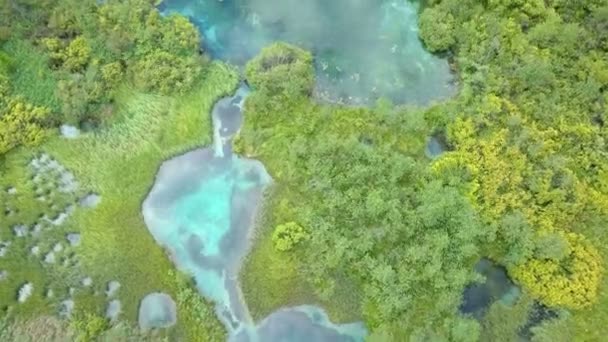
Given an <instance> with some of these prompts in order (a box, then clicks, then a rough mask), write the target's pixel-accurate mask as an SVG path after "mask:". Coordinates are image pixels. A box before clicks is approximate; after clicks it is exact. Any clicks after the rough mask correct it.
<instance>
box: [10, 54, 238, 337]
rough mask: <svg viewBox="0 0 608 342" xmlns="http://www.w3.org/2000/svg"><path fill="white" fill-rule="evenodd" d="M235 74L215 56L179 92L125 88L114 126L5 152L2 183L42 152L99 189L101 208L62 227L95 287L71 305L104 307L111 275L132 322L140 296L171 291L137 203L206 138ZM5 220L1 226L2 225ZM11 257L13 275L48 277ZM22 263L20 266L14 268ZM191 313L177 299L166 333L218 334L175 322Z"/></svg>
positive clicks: (25, 209)
mask: <svg viewBox="0 0 608 342" xmlns="http://www.w3.org/2000/svg"><path fill="white" fill-rule="evenodd" d="M237 81H238V79H237V74H236V72H235V71H234V70H233V69H231V68H229V67H227V66H225V65H223V64H220V63H213V64H211V66H210V67H209V68H208V70H207V71H206V72H205V74H204V77H203V79H201V80H200V83H199V85H198V86H197V87H196V88H195V89H196V90H195V91H193V92H191V93H190V94H187V95H185V96H183V97H179V98H168V97H161V96H153V95H148V94H140V93H137V92H135V91H133V90H131V89H129V88H127V87H125V88H123V89H122V93H121V94H120V95H119V96H117V103H116V105H117V110H118V115H119V116H120V117H119V118H118V120H117V121H116V123H115V124H114V125H112V126H111V127H109V128H107V129H103V130H101V131H99V132H96V133H90V134H87V135H84V136H83V137H81V138H80V139H77V140H66V139H62V138H61V137H59V136H54V137H52V138H50V139H49V140H48V141H47V142H46V143H45V144H44V145H42V146H40V148H39V149H37V150H36V151H32V150H31V149H30V150H25V149H18V150H16V151H14V152H11V153H10V154H8V155H7V156H6V157H5V161H4V164H3V165H0V175H1V176H2V183H3V184H9V183H10V184H16V185H20V184H23V183H24V182H27V179H24V178H23V177H22V176H20V175H21V174H22V172H23V170H24V168H25V167H26V164H27V162H29V160H31V157H32V156H33V155H35V154H36V153H40V152H42V151H44V152H46V153H48V154H49V155H51V156H53V157H54V158H56V159H57V160H58V161H59V162H60V163H62V164H63V165H64V166H65V167H66V168H68V169H69V170H71V171H72V172H73V173H74V174H75V176H76V178H77V179H78V181H79V183H80V184H81V188H84V189H87V190H88V191H94V192H97V193H99V194H101V196H102V200H101V203H100V204H99V205H98V207H96V208H95V209H81V208H79V209H78V210H76V212H75V213H74V215H73V216H72V217H71V218H70V219H69V221H68V222H67V223H66V228H65V230H66V231H67V230H69V231H77V232H80V233H81V237H82V242H81V245H80V246H79V247H77V248H78V256H79V258H80V260H81V261H82V268H83V270H84V272H85V273H86V275H87V276H90V277H92V278H93V288H92V289H86V290H81V291H79V292H78V294H77V296H76V297H77V300H76V308H75V310H76V311H89V310H91V311H93V310H96V311H97V312H96V313H97V314H103V312H104V311H103V310H105V305H104V303H105V298H103V297H104V296H105V294H104V293H103V290H104V289H105V285H106V284H107V282H108V281H111V280H118V281H119V282H120V283H121V285H122V286H121V288H120V290H119V291H118V298H119V299H120V300H121V302H122V309H123V314H122V318H125V319H128V320H130V321H131V322H134V321H136V318H137V310H138V306H139V301H140V300H141V298H143V297H144V296H145V295H146V294H147V293H149V292H153V291H163V292H166V293H168V294H170V295H171V296H172V297H174V298H175V297H176V295H177V294H178V293H177V292H178V290H179V281H178V280H176V279H175V277H174V276H171V275H170V272H169V271H170V270H171V269H173V265H172V264H171V262H170V261H169V259H168V257H167V256H166V254H165V252H164V251H163V249H162V248H160V247H159V246H158V245H157V244H156V242H155V241H154V240H153V238H152V236H151V235H150V234H149V233H148V231H147V229H146V227H145V224H144V222H143V217H142V215H141V203H142V201H143V200H144V198H145V197H146V195H147V193H148V191H149V189H150V187H151V186H152V184H153V182H154V177H155V174H156V172H157V170H158V168H159V166H160V164H161V163H162V162H163V161H164V160H166V159H167V158H169V157H172V156H175V155H177V154H180V153H183V152H185V151H187V150H190V149H192V148H195V147H200V146H203V145H207V144H208V143H209V142H210V136H211V134H210V133H211V124H210V119H209V113H210V110H211V108H212V105H213V104H214V102H215V101H216V100H217V99H219V98H220V97H222V96H225V95H228V94H230V93H231V92H232V91H233V90H234V89H235V88H236V86H237ZM17 205H18V206H19V207H20V210H21V213H20V215H21V216H22V217H23V218H25V217H37V216H35V215H38V212H37V211H36V210H35V209H34V206H32V204H31V203H29V202H23V203H17ZM30 215H33V216H30ZM2 226H3V227H2V228H3V230H4V229H5V227H4V224H2ZM0 260H2V259H0ZM9 260H10V264H8V265H7V266H6V268H7V269H8V271H9V272H10V273H11V274H12V273H13V272H16V273H18V275H19V278H20V279H25V278H27V279H28V280H29V281H32V282H34V284H35V286H36V285H37V284H38V283H39V282H45V281H46V280H47V279H46V278H45V277H48V275H45V272H44V270H42V269H40V268H38V267H36V266H32V264H31V263H30V262H26V260H24V259H19V258H12V257H11V258H10V259H9ZM2 267H4V266H2ZM20 269H21V270H22V271H18V270H20ZM19 272H22V273H19ZM14 285H15V284H14V283H10V286H8V287H9V288H13V289H12V290H10V291H8V292H7V293H5V292H0V295H1V296H2V297H0V298H1V300H2V302H3V303H8V304H9V305H11V306H16V304H15V299H16V297H14V296H13V297H14V298H11V296H10V295H9V294H10V293H11V291H13V292H14V291H15V289H14ZM3 289H4V286H3ZM95 289H96V290H98V292H99V293H100V294H99V295H98V296H95V295H94V290H95ZM35 290H36V291H37V296H36V300H31V301H30V302H31V303H28V306H27V310H26V308H25V307H24V309H23V310H21V311H22V312H20V314H21V315H23V316H28V315H31V314H34V313H36V314H39V313H40V310H41V308H44V307H45V305H44V303H45V302H46V301H45V300H44V299H43V298H42V294H41V293H38V291H41V289H40V288H39V287H35ZM3 291H4V290H3ZM30 304H31V305H30ZM46 306H47V307H48V305H46ZM192 314H193V312H192V310H188V308H187V303H186V304H183V303H182V304H180V306H179V307H178V325H177V327H176V328H175V329H171V330H170V331H169V332H168V334H169V335H172V336H182V339H183V340H186V341H210V340H214V339H217V338H214V337H213V336H207V333H206V331H204V328H203V327H200V326H196V325H186V324H183V323H180V322H191V321H192V320H193V318H192V317H189V316H191V315H192ZM209 319H210V320H213V322H211V324H216V325H219V324H220V323H219V322H218V321H217V320H216V319H215V318H214V317H213V316H212V317H209ZM221 330H222V329H219V330H218V329H213V331H221ZM215 334H217V332H216V333H215Z"/></svg>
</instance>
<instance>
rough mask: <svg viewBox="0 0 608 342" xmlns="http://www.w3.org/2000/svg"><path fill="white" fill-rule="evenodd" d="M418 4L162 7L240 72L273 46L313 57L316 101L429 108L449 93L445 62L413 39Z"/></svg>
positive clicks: (260, 2)
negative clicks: (291, 46) (290, 46)
mask: <svg viewBox="0 0 608 342" xmlns="http://www.w3.org/2000/svg"><path fill="white" fill-rule="evenodd" d="M418 9H419V4H418V3H417V2H410V1H406V0H332V1H327V0H281V1H276V0H223V1H218V0H165V1H163V3H162V4H161V5H160V10H161V11H162V12H163V13H164V14H170V13H174V12H177V13H181V14H183V15H185V16H187V17H189V18H190V20H191V21H192V22H193V23H194V24H195V25H196V26H197V27H198V28H199V29H200V31H201V34H202V36H203V47H204V48H205V49H206V50H207V51H209V52H210V53H211V55H212V56H214V57H216V58H219V59H223V60H227V61H230V62H233V63H236V64H240V65H243V64H244V63H245V62H246V61H247V60H249V59H250V58H251V57H253V56H254V55H256V54H257V53H258V52H259V51H260V49H261V48H262V47H263V46H265V45H267V44H269V43H271V42H273V41H277V40H282V41H288V42H291V43H295V44H298V45H299V46H302V47H304V48H306V49H309V50H310V51H312V52H313V53H314V55H315V65H316V69H317V95H318V96H319V97H321V98H324V99H327V100H332V101H338V102H340V101H344V102H347V103H355V104H366V103H371V102H372V101H374V100H375V99H376V98H378V97H379V96H385V97H388V98H390V99H392V100H393V101H394V102H396V103H414V104H427V103H429V102H430V101H431V100H440V99H444V98H446V97H449V96H451V95H452V94H453V93H454V86H453V85H452V82H453V77H452V74H451V72H450V68H449V65H448V63H447V61H446V60H445V59H440V58H438V57H436V56H434V55H432V54H430V53H429V52H427V51H426V50H425V49H424V47H423V45H422V43H421V41H420V39H419V38H418Z"/></svg>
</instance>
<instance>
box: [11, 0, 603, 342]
mask: <svg viewBox="0 0 608 342" xmlns="http://www.w3.org/2000/svg"><path fill="white" fill-rule="evenodd" d="M156 3H157V1H155V0H123V1H119V0H108V1H103V2H99V1H95V0H0V179H1V180H2V181H1V182H0V185H2V186H5V187H7V186H9V185H17V184H14V183H18V182H20V181H23V182H28V180H27V179H25V176H21V175H18V174H19V173H20V172H21V171H19V170H21V169H18V167H22V166H20V165H22V164H24V161H25V160H26V159H27V158H29V157H31V155H33V154H34V153H38V151H47V152H54V153H56V154H57V155H58V156H60V157H61V156H63V157H64V158H65V160H66V163H67V164H68V166H72V167H73V168H75V170H76V174H77V175H78V176H80V177H82V178H83V179H84V183H85V184H87V185H88V186H91V187H92V188H94V189H97V190H100V192H101V193H103V194H104V196H105V197H104V201H106V202H105V203H109V204H108V205H106V206H105V207H104V211H103V212H102V213H100V214H91V215H98V216H90V217H85V215H81V216H76V217H75V219H76V220H77V223H81V224H84V225H86V226H88V227H89V228H88V229H89V233H88V234H89V235H88V236H90V240H89V241H92V242H91V243H90V244H88V245H87V244H86V243H87V242H86V241H87V239H88V236H87V235H86V234H87V233H86V232H85V231H83V236H84V237H85V239H84V241H85V244H84V246H83V249H84V248H85V247H87V248H90V249H91V251H89V252H86V253H85V254H86V256H87V258H86V260H88V262H87V261H86V260H85V266H87V267H90V268H92V269H96V268H98V269H100V268H102V267H99V266H98V265H99V264H104V267H103V268H104V269H103V270H99V271H96V272H93V273H95V274H96V275H98V276H99V278H102V279H106V278H107V275H108V274H119V275H122V276H124V279H125V280H124V281H123V282H124V283H125V284H126V285H127V286H128V285H132V286H131V289H130V290H129V291H132V292H129V294H132V295H133V297H134V298H133V299H132V300H131V301H130V302H128V303H126V304H125V311H126V315H125V318H126V322H125V326H121V329H123V330H124V331H127V332H123V331H121V332H116V331H113V332H112V334H114V335H108V334H109V333H106V332H104V331H106V330H107V329H108V328H109V324H108V322H106V321H105V320H104V319H103V318H102V317H101V316H100V312H101V311H100V310H101V309H99V308H98V306H99V305H98V304H99V303H97V302H96V301H95V300H94V299H86V300H85V302H86V303H87V305H85V306H84V307H83V309H82V310H81V311H79V312H77V314H76V315H75V316H74V318H73V319H72V323H71V324H70V325H69V326H70V329H71V330H73V331H74V334H76V336H77V338H78V339H79V340H83V341H88V340H92V339H94V338H95V337H97V336H102V337H103V336H105V338H106V339H107V338H110V339H111V338H117V337H116V336H117V335H116V334H122V335H121V336H131V338H143V337H133V336H135V335H133V334H135V333H134V332H132V331H131V330H130V329H129V328H128V326H129V324H131V323H132V322H133V321H134V317H135V310H136V309H135V307H136V302H137V300H138V299H137V298H136V297H138V296H140V295H141V294H142V293H144V292H145V291H146V290H148V289H149V288H152V287H154V286H165V287H168V288H170V291H172V292H173V293H177V295H176V296H177V297H178V298H180V300H179V306H180V310H182V312H187V313H185V314H184V316H183V317H182V318H183V320H182V318H180V322H182V323H181V324H180V325H179V326H178V327H177V329H176V331H175V332H173V333H169V334H168V335H167V336H163V337H165V338H168V339H169V340H173V339H178V340H187V341H210V340H223V339H224V333H223V332H222V331H221V327H220V326H219V323H218V322H217V320H216V319H215V318H214V316H213V313H212V310H211V309H210V307H209V304H208V303H206V302H205V301H204V300H202V299H200V298H198V297H197V296H196V293H195V292H194V290H193V289H192V288H191V284H190V283H189V282H188V280H187V279H183V278H184V277H182V276H177V275H176V274H175V273H174V272H172V271H171V266H170V265H169V263H168V261H167V260H166V259H167V258H166V256H165V255H164V254H163V252H162V251H160V250H159V248H157V246H155V245H154V243H153V242H152V240H151V239H150V238H149V237H147V236H146V237H144V235H145V234H144V233H143V230H144V229H143V228H142V227H143V223H142V222H141V218H140V216H139V205H140V204H141V200H142V198H143V196H144V195H145V193H146V191H147V189H148V188H149V186H150V183H151V180H152V179H153V172H154V171H155V168H157V167H158V164H159V163H160V161H162V160H163V159H164V158H167V157H168V156H172V155H175V154H177V153H179V152H183V151H185V150H188V149H189V148H192V147H194V146H199V145H200V144H202V143H208V142H209V141H210V138H209V136H210V126H209V122H207V121H208V119H201V117H203V116H205V115H206V116H208V112H209V109H210V106H211V104H212V102H213V101H215V100H217V99H218V98H219V97H221V96H223V95H226V94H227V93H229V92H230V91H232V90H234V88H235V86H236V83H237V72H236V71H235V69H234V68H233V67H230V66H227V65H224V64H222V63H219V62H213V61H210V58H209V57H208V56H206V55H205V52H204V51H202V50H201V48H200V41H201V37H200V34H199V32H198V30H197V29H196V28H195V27H194V26H193V25H192V24H191V23H190V22H189V21H188V20H187V19H186V18H184V17H181V16H178V15H172V16H167V17H164V16H161V15H160V14H159V12H158V11H157V10H156V9H155V7H154V6H155V5H156ZM419 34H420V38H421V40H422V41H423V42H424V44H425V46H426V47H427V49H428V50H429V51H431V52H433V53H436V54H438V55H441V56H444V57H446V58H448V59H449V61H450V64H451V66H452V68H453V70H454V72H455V74H456V75H457V77H458V80H459V82H458V83H459V91H458V93H457V95H456V96H455V97H454V98H452V99H450V100H446V101H443V102H440V103H434V104H433V105H431V106H429V107H424V108H419V107H414V106H407V105H395V104H393V103H391V102H390V101H388V100H386V99H384V98H380V99H378V100H377V102H376V103H375V105H373V106H371V107H353V106H338V105H333V104H327V103H319V101H316V100H315V99H314V97H313V95H312V94H313V88H314V85H315V70H314V67H313V58H314V56H313V55H312V54H311V53H310V52H307V51H304V50H302V49H300V48H298V47H296V46H292V45H289V44H285V43H276V44H273V45H271V46H269V47H267V48H265V49H264V50H263V51H262V52H261V53H260V54H259V55H258V56H257V57H256V58H254V59H252V60H251V61H250V62H249V63H248V64H247V66H246V67H245V68H244V70H242V78H244V79H246V80H247V82H248V83H249V84H250V86H251V87H252V89H253V90H254V91H253V93H252V95H251V96H250V97H249V98H248V99H247V101H246V104H245V108H246V109H245V112H246V116H245V122H244V126H243V129H242V131H241V132H240V133H239V135H238V137H237V140H236V142H235V149H236V150H237V151H238V153H240V154H242V155H244V156H247V157H251V158H256V159H258V160H260V161H262V162H263V163H264V165H265V166H266V168H267V169H268V171H269V173H270V174H271V175H272V177H273V179H274V185H273V186H272V187H271V188H270V189H269V192H268V194H267V196H266V203H265V205H264V212H263V214H262V216H261V217H260V223H259V227H258V230H259V231H258V235H257V236H256V239H255V245H254V248H253V250H252V251H251V254H250V256H249V257H248V258H247V260H246V262H245V265H244V268H243V270H242V272H241V280H242V283H243V287H244V294H245V298H246V300H247V302H248V303H249V305H250V308H251V311H252V315H253V316H254V317H255V318H261V317H264V316H266V315H267V314H269V313H270V312H272V311H273V310H275V309H277V308H279V307H282V306H286V305H294V304H304V303H309V302H313V303H320V304H322V305H323V306H324V307H326V308H327V310H328V312H329V314H330V316H331V317H332V319H334V320H336V321H344V322H346V321H352V320H363V322H364V323H365V324H366V326H367V328H368V329H369V331H370V335H369V340H370V341H478V340H481V341H518V340H521V339H523V338H524V337H526V338H529V339H531V340H532V341H601V340H603V338H604V336H605V335H606V333H608V330H607V328H606V324H605V322H607V321H608V281H607V280H606V277H605V275H604V269H605V265H607V264H608V247H607V246H608V230H607V229H606V228H605V222H606V221H607V220H608V163H607V162H606V160H608V159H607V158H606V157H608V146H606V144H607V142H605V139H608V130H607V127H606V126H605V120H607V119H608V117H607V116H608V109H607V108H608V107H607V106H606V102H607V101H608V94H607V93H606V89H608V1H606V0H589V1H568V0H552V1H542V0H532V1H524V0H485V1H477V0H427V1H425V2H424V6H423V8H422V9H421V13H420V32H419ZM379 62H380V61H379ZM205 120H207V121H205ZM200 121H205V123H204V124H203V125H202V127H196V128H193V126H197V125H198V126H201V124H200ZM66 123H67V124H71V125H76V126H78V127H80V128H81V129H82V130H83V131H86V132H89V134H90V137H89V138H87V139H88V140H85V141H84V142H83V143H81V145H74V146H75V147H69V148H68V147H66V145H65V143H64V142H62V141H60V139H59V138H58V137H57V135H58V134H57V128H58V127H59V126H60V125H61V124H66ZM430 136H433V137H436V138H438V139H439V140H441V141H442V142H443V143H444V144H445V147H446V152H445V153H443V154H442V155H441V156H438V157H436V158H435V157H434V158H429V157H427V156H425V154H424V150H425V146H426V143H427V141H428V138H429V137H430ZM75 144H77V143H75ZM93 155H96V157H95V156H93ZM89 164H90V165H89ZM125 168H130V170H132V172H131V173H130V175H128V176H126V177H125V176H124V175H123V173H124V169H125ZM96 173H98V174H99V175H96ZM5 180H6V182H5ZM9 182H11V183H9ZM102 190H105V191H106V192H104V191H102ZM106 194H107V195H106ZM127 198H128V199H127ZM2 200H3V197H0V201H2ZM7 203H8V202H7ZM24 203H25V202H24ZM27 203H29V202H27ZM32 213H36V214H37V213H38V212H36V211H35V210H33V209H32V210H29V209H26V210H22V213H21V214H22V216H23V217H19V218H23V219H26V218H24V217H25V216H27V215H30V214H31V215H34V214H32ZM5 214H6V213H5ZM5 217H8V216H7V215H5V216H0V218H2V220H6V221H5V222H7V225H6V227H5V225H4V224H3V223H2V221H0V229H8V227H9V225H8V223H11V224H12V223H15V222H14V220H15V219H13V218H11V219H8V218H5ZM0 233H1V232H0ZM3 237H4V235H1V234H0V240H2V239H1V238H3ZM126 240H130V241H135V242H134V243H133V244H129V243H127V242H125V241H126ZM97 244H99V245H97ZM100 246H101V247H100ZM110 252H115V253H116V254H114V256H112V255H109V254H111V253H110ZM87 253H88V254H87ZM116 255H118V256H116ZM120 258H122V259H120ZM481 258H488V259H490V260H492V261H493V262H495V263H496V264H499V265H503V266H504V267H505V268H506V270H507V272H508V274H509V276H510V277H511V278H512V279H513V281H514V282H515V283H516V284H517V285H518V286H519V287H520V288H521V290H522V293H521V295H520V297H519V298H518V300H517V302H516V303H515V304H514V305H505V304H503V303H500V302H496V303H494V304H492V305H491V306H490V307H489V308H488V310H487V312H486V313H485V315H484V316H483V317H482V318H475V317H472V316H470V315H465V314H463V313H462V312H461V310H460V307H461V305H462V302H463V291H464V289H465V287H466V286H467V285H468V284H471V283H474V282H479V281H483V279H480V276H479V275H478V274H477V273H476V272H475V271H474V265H475V263H476V262H477V261H479V260H480V259H481ZM116 259H120V260H116ZM20 262H21V261H19V262H17V263H15V264H14V268H16V269H18V268H27V267H25V266H23V264H22V263H20ZM141 262H145V263H148V264H147V265H145V267H143V266H141ZM0 265H1V266H2V267H5V266H4V264H0ZM140 268H154V270H142V269H140ZM135 269H137V271H134V270H135ZM35 272H48V270H46V269H39V268H35V269H34V270H33V271H32V272H31V274H34V273H35ZM61 272H64V271H60V274H64V273H61ZM29 275H30V274H29V273H28V276H29ZM35 277H39V276H35ZM36 279H38V278H36ZM45 279H46V278H45ZM48 279H49V280H48V281H49V282H51V277H49V278H48ZM175 279H177V280H175ZM14 285H15V286H17V283H15V284H14ZM14 293H15V291H14V288H11V289H10V290H0V304H1V306H2V307H1V308H0V309H2V310H5V311H4V312H6V313H7V315H6V317H5V318H9V315H8V313H13V312H12V311H10V310H8V309H7V308H8V306H9V305H5V303H3V302H2V301H4V300H7V302H8V299H7V298H12V299H11V300H12V302H15V301H16V299H15V298H13V297H14ZM38 295H39V297H40V301H41V302H44V301H45V299H43V295H42V292H41V293H40V294H38ZM87 298H88V297H87ZM50 301H51V302H52V300H50ZM12 302H11V303H12ZM45 303H46V302H45ZM9 304H10V303H9ZM535 305H543V306H545V307H547V308H550V309H551V310H552V312H554V313H555V314H554V315H553V317H552V318H551V319H547V320H544V321H542V322H540V323H539V322H537V324H535V325H534V326H533V327H532V328H530V326H528V325H529V324H528V317H529V316H530V313H531V312H532V311H533V308H534V306H535ZM47 308H48V305H47ZM45 310H46V309H45ZM36 311H37V309H36V308H34V307H29V308H28V309H27V310H26V309H22V310H17V311H16V312H14V313H15V315H12V316H11V317H10V319H13V318H14V319H15V321H14V322H9V321H8V320H4V321H3V322H2V323H5V325H0V328H5V329H4V330H5V331H4V332H3V333H0V337H1V336H12V337H13V338H14V337H15V336H16V335H15V334H17V335H19V334H27V332H24V330H27V329H28V328H27V325H26V326H25V328H24V327H23V325H24V324H28V323H27V322H31V319H32V317H34V314H35V312H36ZM43 312H44V313H47V311H43ZM20 322H26V323H20ZM7 327H8V328H7ZM526 329H528V330H531V331H530V332H526V333H525V334H524V333H523V332H524V330H526ZM114 330H116V329H114ZM3 334H8V335H3ZM11 334H12V335H11ZM104 334H106V335H104ZM526 334H527V335H528V336H523V335H526ZM108 336H109V337H108ZM9 338H10V337H9ZM125 338H126V337H125Z"/></svg>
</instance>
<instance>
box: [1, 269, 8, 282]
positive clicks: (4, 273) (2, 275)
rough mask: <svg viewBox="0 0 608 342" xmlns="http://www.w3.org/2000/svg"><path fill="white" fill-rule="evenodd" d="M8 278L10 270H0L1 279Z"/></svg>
mask: <svg viewBox="0 0 608 342" xmlns="http://www.w3.org/2000/svg"><path fill="white" fill-rule="evenodd" d="M6 278H8V271H5V270H0V281H3V280H5V279H6Z"/></svg>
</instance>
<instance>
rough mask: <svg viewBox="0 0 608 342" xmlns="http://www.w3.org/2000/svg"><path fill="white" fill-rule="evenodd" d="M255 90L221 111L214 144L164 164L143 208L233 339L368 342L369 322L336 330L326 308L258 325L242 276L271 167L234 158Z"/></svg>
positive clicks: (225, 102) (284, 312) (282, 314)
mask: <svg viewBox="0 0 608 342" xmlns="http://www.w3.org/2000/svg"><path fill="white" fill-rule="evenodd" d="M247 93H248V90H247V89H246V88H244V87H243V88H241V89H239V91H237V93H236V94H235V96H234V97H232V98H226V99H222V100H220V101H219V102H218V103H217V104H216V105H215V107H214V109H213V112H212V119H213V124H214V145H213V147H210V148H203V149H197V150H194V151H191V152H188V153H185V154H183V155H180V156H177V157H175V158H173V159H170V160H168V161H166V162H164V163H163V164H162V165H161V167H160V169H159V171H158V174H157V176H156V181H155V183H154V186H153V187H152V189H151V191H150V193H149V195H148V197H147V198H146V199H145V201H144V203H143V208H142V211H143V216H144V220H145V222H146V225H147V227H148V230H149V231H150V233H151V234H152V235H153V237H154V239H155V240H156V241H157V243H158V244H160V245H161V246H163V247H164V248H166V249H167V250H168V251H169V253H170V255H171V259H172V261H173V262H174V263H175V264H176V266H177V267H178V268H179V269H180V270H182V271H183V272H187V273H188V274H191V275H192V276H193V278H194V280H195V282H196V286H197V288H198V290H199V292H200V293H201V294H202V295H204V296H205V297H207V298H209V299H210V300H212V301H213V302H214V303H215V304H216V313H217V315H218V317H219V318H220V320H221V321H222V322H223V324H224V325H225V327H226V329H227V330H228V332H229V340H231V341H239V342H246V341H264V342H266V341H268V342H279V341H281V342H298V341H312V340H311V339H310V337H311V336H314V338H315V339H314V341H363V339H364V336H365V335H366V330H365V328H364V327H363V325H362V324H361V323H353V324H346V325H334V324H333V323H331V322H330V321H329V319H328V318H327V316H326V315H325V313H324V312H323V310H322V309H321V308H317V307H313V306H302V307H295V308H285V309H281V310H278V311H276V312H274V313H272V314H271V315H269V316H268V317H267V318H265V319H264V320H262V321H261V322H259V323H257V324H256V323H255V322H253V320H252V319H251V316H250V315H249V311H248V308H247V304H246V303H245V302H244V300H243V296H242V293H241V289H240V285H239V282H238V279H237V277H238V273H239V269H240V266H241V262H242V260H243V257H244V256H245V255H246V254H247V252H248V250H249V249H250V247H251V246H250V242H251V239H250V237H251V234H252V229H253V221H254V218H255V215H256V210H257V209H258V206H259V203H260V201H261V199H262V192H263V190H264V187H265V186H266V185H268V184H269V183H270V182H271V181H272V180H271V178H270V176H269V175H268V173H267V172H266V170H265V168H264V166H263V165H262V164H261V163H260V162H258V161H256V160H250V159H245V158H240V157H238V156H236V155H233V154H232V151H231V139H232V137H233V136H234V134H235V133H236V132H237V131H238V129H239V127H240V123H241V122H242V113H241V109H242V104H243V101H244V98H245V97H246V95H247Z"/></svg>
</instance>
